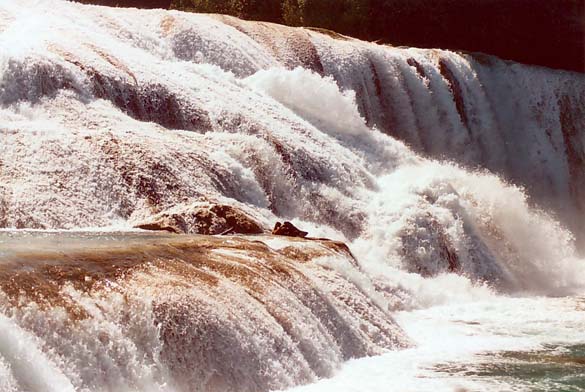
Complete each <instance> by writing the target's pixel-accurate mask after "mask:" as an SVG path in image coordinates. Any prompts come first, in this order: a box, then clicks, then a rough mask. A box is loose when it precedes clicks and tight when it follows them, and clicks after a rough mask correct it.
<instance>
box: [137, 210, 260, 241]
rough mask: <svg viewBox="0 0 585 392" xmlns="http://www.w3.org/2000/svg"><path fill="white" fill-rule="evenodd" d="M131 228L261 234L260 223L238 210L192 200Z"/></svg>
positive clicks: (198, 232)
mask: <svg viewBox="0 0 585 392" xmlns="http://www.w3.org/2000/svg"><path fill="white" fill-rule="evenodd" d="M134 227H136V228H139V229H144V230H161V231H168V232H171V233H178V234H181V233H183V234H207V235H216V234H222V235H226V234H261V233H263V232H264V230H263V229H262V226H261V225H260V223H258V222H257V221H256V220H255V219H254V218H252V217H251V216H250V215H248V214H247V213H245V212H244V211H242V210H240V209H239V208H237V207H233V206H230V205H226V204H215V203H195V204H191V205H187V206H176V207H173V208H170V209H168V210H165V211H163V212H161V213H159V214H156V215H154V216H152V217H150V218H147V219H146V220H145V221H142V222H139V223H137V224H135V225H134Z"/></svg>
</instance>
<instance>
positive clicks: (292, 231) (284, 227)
mask: <svg viewBox="0 0 585 392" xmlns="http://www.w3.org/2000/svg"><path fill="white" fill-rule="evenodd" d="M272 234H273V235H283V236H286V237H300V238H305V237H306V236H307V235H308V234H309V233H308V232H306V231H302V230H299V229H298V228H297V227H296V226H295V225H293V224H292V223H290V222H284V223H280V222H276V224H275V225H274V229H273V230H272Z"/></svg>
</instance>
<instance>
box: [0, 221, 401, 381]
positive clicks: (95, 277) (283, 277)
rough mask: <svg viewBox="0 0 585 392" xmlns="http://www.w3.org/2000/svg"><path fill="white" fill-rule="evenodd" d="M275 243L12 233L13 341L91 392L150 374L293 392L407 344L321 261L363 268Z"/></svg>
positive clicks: (344, 258)
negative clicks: (347, 364)
mask: <svg viewBox="0 0 585 392" xmlns="http://www.w3.org/2000/svg"><path fill="white" fill-rule="evenodd" d="M53 236H59V237H57V238H59V239H60V241H58V242H55V241H54V240H52V239H51V238H52V237H53ZM68 238H69V239H70V240H69V241H67V239H68ZM23 239H26V241H23ZM85 241H90V244H91V247H90V248H88V246H87V245H88V243H87V242H85ZM271 241H274V238H273V237H272V236H268V235H255V236H249V237H247V236H238V237H231V238H226V237H220V236H190V235H183V236H174V235H169V234H165V233H156V234H153V233H127V234H120V235H119V237H117V238H116V237H115V236H112V235H111V234H108V235H107V236H104V235H102V234H99V233H96V234H90V235H88V234H83V235H82V236H80V235H79V234H76V233H70V234H62V233H60V234H47V233H44V234H42V235H39V236H35V235H34V234H32V235H31V234H30V233H16V234H14V233H12V234H10V235H7V234H4V237H3V234H2V233H1V232H0V242H1V243H2V244H3V249H2V250H3V251H4V250H7V251H8V252H7V253H6V254H1V255H0V294H1V295H0V306H2V307H4V308H6V307H7V306H11V309H12V310H11V311H12V318H11V321H10V322H11V323H13V324H12V325H11V326H12V328H8V329H9V331H6V333H12V332H13V331H19V330H21V329H22V330H26V331H30V332H27V333H28V334H32V335H34V337H35V338H34V340H32V339H31V343H30V345H31V346H32V348H29V349H31V350H32V349H37V348H36V347H34V346H33V344H38V345H39V347H42V348H43V350H45V351H43V353H46V354H44V355H47V356H48V358H49V359H53V358H57V359H58V361H56V363H58V364H62V366H63V369H59V370H60V371H62V372H63V373H66V372H71V373H72V374H75V375H77V374H79V375H80V376H79V377H78V378H76V379H75V381H76V382H77V383H78V384H75V386H76V387H77V386H79V389H82V388H84V387H87V389H89V387H88V386H93V385H99V383H100V382H103V380H104V379H113V380H117V379H116V377H121V376H120V374H123V375H124V376H123V377H126V378H125V379H124V380H125V381H126V382H127V383H128V384H130V385H142V384H140V382H142V381H143V379H144V377H145V373H146V375H147V376H146V377H151V378H149V379H148V381H149V382H152V384H153V385H157V386H158V385H168V384H169V383H171V382H172V383H173V384H172V385H173V386H175V387H176V389H175V390H177V391H200V392H236V391H237V392H264V391H269V390H281V389H287V388H290V387H291V386H293V385H298V384H302V383H308V382H312V381H316V380H317V379H318V378H321V377H328V376H331V375H332V374H333V373H334V372H335V370H336V369H337V368H338V367H339V366H340V364H341V363H342V362H343V361H346V360H348V359H350V358H360V357H365V356H370V355H377V354H381V353H383V352H385V351H386V350H388V349H397V348H402V347H406V346H408V345H409V341H408V339H407V337H406V336H405V335H404V333H403V331H402V330H401V329H400V327H399V326H398V325H397V324H396V323H395V322H394V320H393V319H392V316H391V314H390V313H389V311H388V310H387V309H386V307H385V306H381V304H378V303H377V302H376V301H373V300H372V298H371V297H369V295H368V293H366V292H364V291H363V290H361V289H360V288H359V287H358V286H357V285H356V284H354V283H352V282H351V281H350V280H348V279H346V278H345V277H344V275H343V274H341V273H339V272H336V270H335V269H332V268H327V267H324V266H322V265H320V264H319V263H316V262H314V261H315V260H317V259H322V258H327V259H330V260H333V261H334V262H335V263H338V264H343V265H346V266H350V265H351V263H352V260H351V257H350V256H349V255H347V254H345V253H342V252H339V251H338V249H337V247H336V246H335V244H334V243H333V242H330V241H322V240H311V241H308V240H305V239H300V238H292V237H282V238H279V239H278V242H279V243H280V244H281V245H284V247H283V248H282V249H275V248H273V247H270V246H269V244H270V243H271ZM23 244H25V245H23ZM56 244H57V245H56ZM292 249H294V250H295V252H291V250H292ZM353 273H359V271H358V270H357V269H354V272H353ZM3 317H4V316H3ZM5 319H7V318H6V317H4V318H3V319H2V321H3V322H5ZM47 326H50V328H47ZM9 336H12V335H9ZM88 347H90V348H91V350H92V351H89V350H88ZM129 348H130V349H129ZM33 352H34V351H33ZM39 352H40V350H39ZM96 352H97V353H99V355H96V354H95V353H96ZM46 360H47V361H48V359H46ZM51 363H55V362H51ZM104 364H106V365H107V366H106V365H104ZM100 366H101V368H100ZM87 368H92V369H96V368H100V369H102V371H101V372H88V371H84V370H85V369H87ZM66 374H69V373H66ZM151 380H152V381H151ZM160 389H163V388H160Z"/></svg>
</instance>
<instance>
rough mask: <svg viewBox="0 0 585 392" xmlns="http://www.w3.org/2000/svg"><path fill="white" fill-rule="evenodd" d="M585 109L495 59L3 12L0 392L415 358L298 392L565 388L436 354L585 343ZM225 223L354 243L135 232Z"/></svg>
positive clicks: (107, 386) (204, 378)
mask: <svg viewBox="0 0 585 392" xmlns="http://www.w3.org/2000/svg"><path fill="white" fill-rule="evenodd" d="M584 105H585V76H583V75H580V74H576V73H568V72H559V71H552V70H547V69H543V68H535V67H529V66H522V65H518V64H512V63H505V62H502V61H500V60H497V59H495V58H491V57H487V56H479V55H466V54H456V53H453V52H448V51H440V50H419V49H404V48H392V47H386V46H378V45H374V44H370V43H364V42H361V41H357V40H353V39H350V38H347V37H343V36H337V35H335V34H333V33H327V34H324V33H322V32H315V31H311V30H306V29H292V28H287V27H283V26H278V25H272V24H266V23H258V22H244V21H241V20H238V19H235V18H231V17H226V16H210V15H196V14H185V13H179V12H165V11H138V10H133V9H128V10H124V9H111V8H105V7H95V6H84V5H79V4H73V3H68V2H65V1H57V2H55V1H48V0H46V1H32V0H25V1H8V0H4V1H0V116H1V117H0V118H1V119H2V122H1V123H0V227H1V228H4V231H3V232H1V233H0V269H1V271H0V289H1V295H0V324H1V325H2V331H3V332H2V334H1V335H0V391H20V390H26V391H29V390H30V391H46V390H55V391H66V390H72V391H73V390H79V391H101V390H104V391H105V390H113V391H122V390H124V391H127V390H136V391H144V390H152V391H155V390H165V391H166V390H202V391H227V390H238V391H257V390H270V389H281V388H288V387H292V386H294V385H298V384H304V383H309V382H314V381H316V380H317V379H318V378H322V377H331V376H332V375H334V374H335V371H336V369H337V368H338V367H339V366H340V365H341V364H342V363H343V362H344V361H347V360H349V359H352V358H360V357H364V356H370V355H377V354H382V353H384V352H386V350H397V349H404V348H405V347H410V348H408V349H406V350H399V351H390V352H386V354H384V355H382V356H378V357H372V358H368V359H363V360H360V361H361V362H360V361H352V362H350V363H349V364H348V365H345V367H344V368H343V370H342V371H341V372H340V373H339V374H338V375H337V376H334V377H333V378H332V379H331V380H330V381H324V382H322V383H317V384H314V385H309V386H307V387H306V388H308V389H311V388H315V389H317V390H323V389H325V388H331V389H335V390H355V388H356V387H357V388H358V389H360V388H359V386H356V385H355V384H354V383H353V382H348V381H347V380H351V379H354V380H355V379H359V378H363V377H364V376H367V377H368V379H369V380H372V384H371V385H368V390H389V388H390V389H392V387H390V386H389V385H393V386H394V388H395V389H396V390H404V389H403V388H402V387H401V386H405V387H406V388H409V389H408V390H428V389H429V388H434V389H437V390H440V389H441V388H444V389H445V390H454V389H457V388H460V389H461V388H463V389H465V388H467V389H471V390H474V388H475V389H480V390H485V389H492V390H504V389H506V388H508V389H510V388H511V385H516V387H517V388H519V389H520V390H522V388H525V389H527V390H529V389H530V388H533V387H534V385H539V387H540V388H542V385H545V384H538V383H549V384H546V385H548V386H549V387H550V386H552V387H550V388H556V387H558V385H563V384H562V383H561V384H555V382H556V381H555V380H553V379H544V380H542V379H537V380H532V379H530V380H520V381H519V380H518V379H516V378H513V377H512V378H509V379H506V378H505V377H504V378H502V377H500V378H498V377H497V376H494V375H491V376H490V375H485V374H483V376H482V374H480V373H481V372H480V371H479V370H478V371H477V374H470V375H469V377H463V376H462V375H461V374H459V373H457V374H455V373H454V371H452V372H451V374H450V377H445V376H444V375H443V373H441V372H440V366H439V364H440V363H441V362H444V361H449V363H459V364H460V365H461V364H465V363H468V362H469V363H475V364H476V366H478V367H480V365H481V363H482V362H481V360H480V359H477V358H478V357H477V354H478V353H484V352H490V351H495V352H503V351H504V350H516V351H515V352H517V351H522V350H524V351H527V352H529V351H530V350H537V349H543V348H549V347H550V346H551V345H554V347H555V349H558V350H560V351H562V350H570V349H571V347H579V345H582V344H583V343H584V342H585V338H583V336H581V332H580V331H582V330H583V327H585V316H584V315H583V311H582V306H583V305H582V304H583V302H582V301H583V300H582V299H579V296H582V295H584V294H585V272H584V271H585V269H584V268H583V265H584V261H583V260H582V259H581V258H580V256H579V254H578V253H577V251H576V246H575V242H576V241H575V238H577V241H581V239H582V238H583V235H584V233H585V230H584V227H583V225H582V222H583V217H584V214H585V210H584V208H585V205H584V204H583V203H584V202H583V200H584V197H585V193H584V192H585V174H584V173H585V169H584V167H585V165H584V161H585V153H584V151H585V133H584V132H583V129H585V112H584V111H583V107H585V106H584ZM400 140H402V141H400ZM404 143H407V144H404ZM421 153H422V154H424V155H425V156H422V155H418V154H421ZM435 159H441V160H435ZM443 160H444V161H443ZM447 160H450V161H451V162H447ZM453 162H455V163H453ZM488 170H490V171H491V172H488ZM493 173H497V174H498V175H500V176H501V177H499V176H498V175H496V174H493ZM514 184H517V185H514ZM518 185H521V186H522V187H519V186H518ZM226 211H227V212H226ZM222 214H223V215H222ZM230 214H231V215H230ZM234 216H235V218H234ZM236 218H237V219H236ZM230 219H232V220H239V221H238V222H241V221H242V220H244V221H246V222H248V221H249V222H252V223H249V224H248V226H246V227H247V228H248V229H249V228H250V227H253V228H259V229H258V230H259V231H262V230H267V229H268V228H269V227H270V226H271V225H272V224H273V223H274V222H275V221H276V220H278V219H280V220H282V219H288V220H292V221H293V222H294V223H297V224H299V226H301V227H303V228H307V229H308V230H309V231H310V232H311V234H312V235H314V236H320V237H328V238H333V239H336V240H341V241H344V242H346V243H348V245H349V247H350V249H351V252H353V255H352V254H351V253H348V252H347V250H346V249H345V248H344V247H343V246H342V245H341V244H339V243H337V242H331V241H310V240H306V241H302V240H298V241H297V240H282V239H278V238H276V237H271V236H268V235H260V236H257V237H252V236H250V237H225V238H216V237H200V236H179V237H174V236H171V235H162V234H153V235H148V234H145V233H143V232H140V231H136V229H135V228H137V227H142V228H144V227H150V228H152V227H158V228H163V229H165V230H169V231H181V232H187V233H202V234H209V233H211V234H213V233H219V232H221V231H223V230H224V229H226V228H228V227H229V226H230V224H231V223H230V222H231V221H230ZM161 222H163V223H164V224H163V223H161ZM210 222H211V223H210ZM203 224H207V226H206V228H205V229H203V228H202V227H203V226H202V225H203ZM30 230H33V231H30ZM354 256H355V258H354ZM544 296H550V297H560V296H563V297H565V298H561V299H554V298H548V297H544ZM576 309H577V310H576ZM579 309H580V310H579ZM514 315H520V316H521V317H523V318H524V319H525V320H526V322H530V323H531V324H533V329H529V328H528V329H523V328H521V327H520V325H521V323H518V322H517V321H515V319H514V317H513V316H514ZM539 317H540V318H539ZM394 319H396V320H397V321H398V324H399V325H400V326H401V327H402V329H401V328H400V327H399V326H398V325H397V323H396V322H395V321H394ZM553 319H558V321H555V322H553V321H552V320H553ZM507 328H508V329H507ZM403 330H404V331H403ZM559 331H560V332H559ZM437 332H438V333H441V334H443V335H444V337H443V338H444V342H443V341H441V342H437V340H442V339H443V338H441V339H439V338H437V336H436V335H435V333H437ZM547 355H549V354H547ZM555 358H556V357H555ZM405 361H407V362H408V363H410V364H412V366H410V367H409V368H408V369H406V368H405V365H404V362H405ZM489 364H490V365H493V363H489ZM461 366H462V365H461ZM486 366H487V365H486ZM567 366H568V365H567ZM452 368H453V369H455V368H457V367H456V366H455V365H453V367H452ZM437 369H439V370H437ZM571 369H572V368H571ZM579 369H581V370H582V368H577V372H579V371H580V370H579ZM447 373H449V371H447ZM484 373H485V372H484ZM563 374H564V373H563ZM420 376H423V377H424V379H421V378H420ZM565 376H566V374H565ZM577 380H578V378H577ZM534 383H537V384H534ZM569 383H570V384H569V385H571V387H574V388H585V386H583V385H581V384H579V381H576V382H573V381H569ZM571 383H572V384H571ZM352 388H354V389H352ZM550 388H549V389H550ZM574 390H579V389H574Z"/></svg>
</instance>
